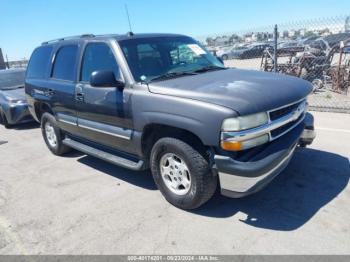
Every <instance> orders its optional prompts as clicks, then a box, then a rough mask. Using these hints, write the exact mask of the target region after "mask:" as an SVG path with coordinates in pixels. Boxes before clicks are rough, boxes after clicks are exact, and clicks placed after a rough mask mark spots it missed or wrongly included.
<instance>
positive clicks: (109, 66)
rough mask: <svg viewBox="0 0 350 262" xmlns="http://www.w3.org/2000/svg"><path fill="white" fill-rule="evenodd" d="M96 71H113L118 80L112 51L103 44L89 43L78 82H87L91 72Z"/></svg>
mask: <svg viewBox="0 0 350 262" xmlns="http://www.w3.org/2000/svg"><path fill="white" fill-rule="evenodd" d="M98 70H107V71H113V72H114V75H115V78H116V79H119V78H120V73H119V67H118V64H117V61H116V60H115V57H114V55H113V52H112V50H111V49H110V48H109V46H108V45H106V44H105V43H91V44H88V45H87V46H86V48H85V52H84V57H83V63H82V68H81V77H80V80H81V81H83V82H89V81H90V76H91V74H92V72H94V71H98Z"/></svg>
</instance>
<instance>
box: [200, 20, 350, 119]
mask: <svg viewBox="0 0 350 262" xmlns="http://www.w3.org/2000/svg"><path fill="white" fill-rule="evenodd" d="M198 39H199V41H201V42H202V43H203V44H204V45H206V46H207V48H208V49H209V50H211V51H212V52H213V53H214V54H215V55H216V56H218V57H220V58H221V59H222V60H224V62H225V64H226V66H229V67H237V68H246V69H254V70H262V71H267V72H278V73H283V74H288V75H293V76H296V77H300V78H303V79H305V80H308V81H310V82H311V83H313V86H314V91H313V93H312V95H310V97H309V103H310V108H311V109H314V110H322V111H337V112H347V113H350V91H349V88H350V16H342V17H334V18H324V19H317V20H312V21H303V22H293V23H288V24H279V25H272V26H267V27H260V28H255V29H250V30H245V31H241V32H233V33H232V32H231V33H223V34H217V35H212V36H205V37H198ZM281 88H283V87H281Z"/></svg>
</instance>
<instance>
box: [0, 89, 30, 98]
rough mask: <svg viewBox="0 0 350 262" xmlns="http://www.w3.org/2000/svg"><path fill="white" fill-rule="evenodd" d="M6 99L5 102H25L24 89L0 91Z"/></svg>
mask: <svg viewBox="0 0 350 262" xmlns="http://www.w3.org/2000/svg"><path fill="white" fill-rule="evenodd" d="M0 92H1V93H2V94H3V95H4V96H5V97H6V98H7V99H6V100H25V99H26V97H25V93H24V88H16V89H9V90H1V91H0Z"/></svg>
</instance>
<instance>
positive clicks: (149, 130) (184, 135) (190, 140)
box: [141, 124, 207, 158]
mask: <svg viewBox="0 0 350 262" xmlns="http://www.w3.org/2000/svg"><path fill="white" fill-rule="evenodd" d="M163 137H173V138H177V139H179V140H182V141H184V142H185V143H187V144H189V145H190V146H191V147H193V148H194V149H195V150H197V151H198V152H199V153H200V154H202V155H203V156H204V157H205V158H207V154H206V150H207V147H206V146H205V145H204V144H203V142H202V140H201V139H200V138H199V137H198V136H196V135H195V134H193V133H192V132H190V131H188V130H185V129H181V128H177V127H173V126H168V125H161V124H150V125H147V126H146V127H145V128H144V129H143V132H142V140H141V141H142V153H143V155H144V156H145V157H146V158H148V157H149V155H150V153H151V150H152V147H153V145H154V144H155V143H156V142H157V141H158V140H159V139H161V138H163Z"/></svg>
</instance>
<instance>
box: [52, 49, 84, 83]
mask: <svg viewBox="0 0 350 262" xmlns="http://www.w3.org/2000/svg"><path fill="white" fill-rule="evenodd" d="M77 52H78V46H76V45H69V46H63V47H61V48H60V49H59V50H58V52H57V54H56V58H55V63H54V65H53V70H52V78H55V79H61V80H68V81H74V80H75V64H76V63H75V62H76V58H77Z"/></svg>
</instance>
